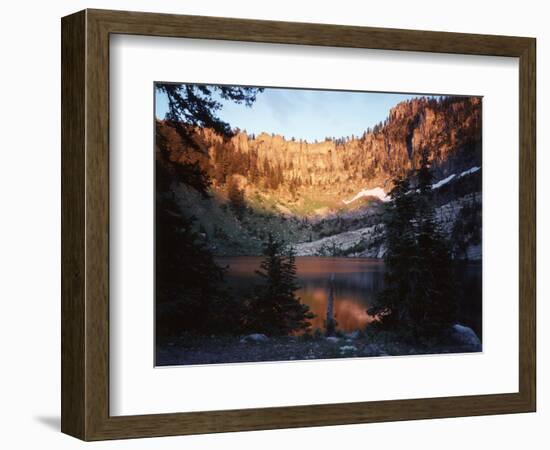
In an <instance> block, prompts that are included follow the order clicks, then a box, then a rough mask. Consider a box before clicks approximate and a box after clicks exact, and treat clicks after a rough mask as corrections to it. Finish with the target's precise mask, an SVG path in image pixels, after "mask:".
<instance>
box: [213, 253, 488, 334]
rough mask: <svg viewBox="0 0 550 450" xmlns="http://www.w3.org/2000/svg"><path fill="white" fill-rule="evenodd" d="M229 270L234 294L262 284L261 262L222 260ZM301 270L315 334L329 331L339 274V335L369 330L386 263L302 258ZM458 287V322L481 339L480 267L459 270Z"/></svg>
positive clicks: (302, 289) (251, 258)
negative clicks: (330, 306)
mask: <svg viewBox="0 0 550 450" xmlns="http://www.w3.org/2000/svg"><path fill="white" fill-rule="evenodd" d="M217 261H218V263H219V264H220V265H222V266H227V267H228V271H227V275H226V279H227V281H228V283H229V285H230V286H231V287H232V289H234V291H235V292H237V293H238V292H242V293H243V294H244V293H246V292H247V291H248V292H249V291H250V290H252V289H254V286H255V285H257V284H258V283H259V282H260V279H259V277H258V275H256V274H255V273H254V271H255V270H257V269H258V268H259V266H260V263H261V261H262V258H261V257H259V256H236V257H224V258H217ZM296 266H297V269H298V270H297V272H298V279H299V284H300V289H299V290H298V292H297V294H298V296H299V297H300V300H301V301H302V302H303V303H305V304H307V305H308V306H309V307H310V309H311V311H312V312H313V313H314V314H315V315H316V317H315V318H314V319H313V320H312V328H313V329H315V328H321V329H323V328H324V321H325V318H326V308H327V301H328V292H329V285H330V277H331V275H332V274H334V284H333V285H334V312H335V317H336V321H337V323H338V329H340V330H343V331H346V332H349V331H353V330H356V329H361V328H364V327H365V326H366V325H367V324H368V323H369V322H371V321H372V318H371V317H370V316H369V315H368V314H367V311H366V310H367V308H368V307H369V306H370V305H371V304H372V302H373V300H374V298H375V296H376V294H377V293H378V291H380V289H382V288H383V287H384V262H383V261H382V260H379V259H369V258H321V257H318V256H298V257H296ZM457 278H458V281H459V289H460V292H459V299H460V301H459V303H460V313H459V316H460V317H459V321H460V322H461V323H463V324H465V325H468V326H470V327H472V328H473V329H474V330H475V331H476V333H477V334H478V335H479V336H481V264H461V265H460V266H458V267H457Z"/></svg>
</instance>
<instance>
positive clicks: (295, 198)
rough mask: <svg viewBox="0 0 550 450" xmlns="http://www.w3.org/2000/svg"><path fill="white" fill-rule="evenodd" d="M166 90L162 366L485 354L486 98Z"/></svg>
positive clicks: (160, 111)
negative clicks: (483, 324) (483, 220)
mask: <svg viewBox="0 0 550 450" xmlns="http://www.w3.org/2000/svg"><path fill="white" fill-rule="evenodd" d="M153 91H154V92H153V95H154V111H152V115H153V117H154V149H151V150H152V153H151V158H154V161H155V166H154V167H155V169H154V170H155V175H154V179H155V196H154V203H155V204H154V210H155V224H154V254H155V261H154V264H155V280H154V294H155V315H154V316H155V317H154V322H155V323H154V326H155V366H187V365H205V364H228V363H233V364H234V363H246V362H248V363H251V362H267V361H280V362H282V361H305V360H327V359H334V358H369V357H404V356H412V355H440V354H449V353H455V354H460V353H474V352H482V351H483V328H482V322H483V320H482V317H483V314H482V313H483V309H482V256H483V255H482V105H483V98H482V97H481V96H464V95H452V94H442V93H437V94H433V93H399V92H375V91H350V90H329V89H312V88H302V87H299V88H298V87H263V86H244V85H220V84H203V83H189V82H177V81H157V82H155V83H154V86H153Z"/></svg>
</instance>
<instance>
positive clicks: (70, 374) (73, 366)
mask: <svg viewBox="0 0 550 450" xmlns="http://www.w3.org/2000/svg"><path fill="white" fill-rule="evenodd" d="M85 20H86V15H85V13H84V12H80V13H76V14H73V15H71V16H68V17H65V18H64V19H63V22H62V27H61V35H62V39H61V40H62V47H61V106H62V108H61V146H62V149H63V151H62V153H61V234H62V240H61V295H62V297H61V316H62V320H61V391H62V396H61V430H62V431H63V432H65V433H69V434H72V435H74V436H78V437H82V436H83V435H84V430H85V424H84V411H85V409H86V404H85V386H84V380H85V376H86V370H85V367H84V365H85V364H84V363H85V362H84V350H85V342H84V334H85V332H84V327H85V320H86V319H85V315H84V314H83V312H84V301H85V294H84V280H85V251H84V234H85V226H86V225H85V216H84V214H85V209H84V194H85V186H84V167H85V161H84V158H85V152H84V149H85V145H84V139H85V130H86V128H85V123H84V122H85V112H86V103H85V82H86V78H85V76H86V74H85V64H84V60H85V57H84V51H85Z"/></svg>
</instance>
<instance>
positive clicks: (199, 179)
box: [155, 84, 261, 337]
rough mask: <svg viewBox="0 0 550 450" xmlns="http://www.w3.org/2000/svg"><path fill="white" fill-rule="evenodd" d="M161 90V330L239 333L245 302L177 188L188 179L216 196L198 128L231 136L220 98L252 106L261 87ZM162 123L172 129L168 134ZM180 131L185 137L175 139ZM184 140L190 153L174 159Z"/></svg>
mask: <svg viewBox="0 0 550 450" xmlns="http://www.w3.org/2000/svg"><path fill="white" fill-rule="evenodd" d="M156 89H157V90H158V91H160V92H163V93H165V94H166V96H167V98H168V107H169V109H168V112H167V114H166V117H165V119H166V120H165V121H164V122H162V123H160V122H157V127H156V152H157V153H156V156H157V157H156V209H155V211H156V212H155V224H156V229H155V234H156V242H155V244H156V246H155V258H156V259H155V263H156V265H155V273H156V278H155V283H156V286H155V289H156V330H157V336H158V337H161V336H169V335H175V334H182V333H184V332H194V333H202V334H225V333H239V332H240V330H241V320H242V317H243V314H244V312H243V310H242V307H243V306H242V304H241V303H240V302H239V301H237V300H236V299H234V298H233V297H232V296H231V295H230V293H229V292H228V291H227V290H226V289H225V288H224V283H223V282H224V279H223V278H224V270H223V269H222V268H220V267H219V266H218V265H217V264H216V262H215V260H214V257H213V254H212V253H211V252H210V251H209V249H208V248H207V247H206V245H205V238H201V236H200V235H199V234H198V233H197V232H196V231H194V218H193V217H188V216H186V215H185V214H184V213H183V212H182V211H181V209H180V208H178V206H177V204H176V202H175V201H174V192H173V188H174V186H175V185H177V184H180V183H181V184H183V185H184V186H186V187H187V188H190V189H193V190H195V191H197V192H199V193H200V194H201V195H203V196H205V197H207V196H208V195H209V194H208V189H209V187H210V185H211V181H210V177H209V175H208V173H207V172H206V170H205V169H203V168H202V167H204V166H207V164H204V159H208V154H207V153H205V152H204V151H203V150H202V149H201V146H200V145H199V143H198V139H197V135H196V132H195V128H196V127H204V128H211V129H213V130H214V131H215V132H217V133H219V134H220V135H222V136H224V137H228V136H231V135H232V133H233V132H232V130H231V128H230V126H229V124H227V123H226V122H224V121H222V120H221V119H220V118H219V117H218V116H217V115H216V112H217V111H218V110H219V109H220V108H221V103H220V101H219V100H218V99H225V100H232V101H234V102H236V103H245V104H246V105H247V106H250V105H251V104H252V103H253V102H254V101H255V98H256V94H257V93H258V92H261V89H255V88H240V87H228V86H206V85H186V84H157V85H156ZM161 127H168V129H171V130H172V133H171V134H170V133H167V132H164V133H163V132H161ZM173 131H175V132H176V134H175V135H176V136H177V137H179V140H180V142H179V143H174V142H173V141H174V133H173ZM166 136H170V139H172V140H170V139H168V138H167V137H166ZM177 144H180V145H179V148H183V149H184V152H185V153H184V154H181V155H180V157H179V158H178V159H179V160H178V162H177V163H175V162H173V161H171V159H170V150H171V148H170V146H172V145H177ZM181 144H183V146H181ZM201 162H203V164H202V165H201ZM225 175H226V174H224V176H225Z"/></svg>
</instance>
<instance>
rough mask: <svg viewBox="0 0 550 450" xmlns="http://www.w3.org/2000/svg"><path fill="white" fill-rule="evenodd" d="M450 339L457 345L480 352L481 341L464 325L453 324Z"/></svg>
mask: <svg viewBox="0 0 550 450" xmlns="http://www.w3.org/2000/svg"><path fill="white" fill-rule="evenodd" d="M451 337H452V339H453V340H454V342H456V343H457V344H459V345H464V346H467V347H469V348H470V349H471V350H472V351H474V352H480V351H481V341H480V339H479V338H478V337H477V334H476V333H475V331H474V330H472V329H471V328H469V327H466V326H464V325H460V324H458V323H457V324H455V325H453V327H452V329H451Z"/></svg>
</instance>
